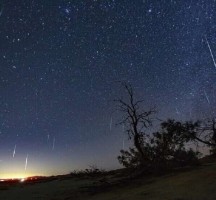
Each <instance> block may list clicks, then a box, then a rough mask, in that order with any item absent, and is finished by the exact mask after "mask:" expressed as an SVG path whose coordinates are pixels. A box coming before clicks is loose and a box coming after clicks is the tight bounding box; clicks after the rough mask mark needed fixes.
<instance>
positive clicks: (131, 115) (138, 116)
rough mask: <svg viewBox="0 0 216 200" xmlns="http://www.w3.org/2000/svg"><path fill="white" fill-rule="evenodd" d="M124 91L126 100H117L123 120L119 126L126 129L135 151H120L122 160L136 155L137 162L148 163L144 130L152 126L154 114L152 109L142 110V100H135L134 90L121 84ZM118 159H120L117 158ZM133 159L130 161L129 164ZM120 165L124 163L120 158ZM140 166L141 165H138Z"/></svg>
mask: <svg viewBox="0 0 216 200" xmlns="http://www.w3.org/2000/svg"><path fill="white" fill-rule="evenodd" d="M123 87H124V88H125V90H126V94H127V97H128V99H127V100H126V101H125V100H123V99H121V98H120V99H117V100H115V102H117V106H118V110H119V111H121V112H122V114H123V118H122V120H121V121H120V123H119V124H121V125H124V126H125V127H126V132H127V134H128V136H129V139H131V140H132V141H133V144H134V146H135V149H131V152H125V151H122V156H123V158H126V157H128V155H129V154H131V155H132V154H137V155H138V157H140V158H141V159H138V160H139V162H145V161H147V162H148V161H149V157H148V155H147V153H146V151H145V148H144V146H145V145H144V144H145V142H146V141H145V140H146V137H147V133H146V130H147V128H149V127H150V126H151V125H152V115H153V114H154V113H155V110H154V109H149V110H147V111H146V110H143V108H142V106H141V104H142V103H143V100H136V99H135V96H134V90H133V88H132V87H131V85H128V84H123ZM130 157H134V156H130ZM119 158H120V157H119ZM132 161H133V159H132V160H131V162H132ZM120 162H121V163H126V161H125V160H124V159H121V158H120ZM140 164H141V163H140Z"/></svg>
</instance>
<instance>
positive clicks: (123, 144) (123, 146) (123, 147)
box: [122, 139, 125, 150]
mask: <svg viewBox="0 0 216 200" xmlns="http://www.w3.org/2000/svg"><path fill="white" fill-rule="evenodd" d="M122 149H123V150H124V149H125V141H124V139H123V142H122Z"/></svg>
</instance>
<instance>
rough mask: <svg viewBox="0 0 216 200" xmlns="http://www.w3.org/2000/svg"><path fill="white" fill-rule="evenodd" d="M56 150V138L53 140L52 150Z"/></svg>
mask: <svg viewBox="0 0 216 200" xmlns="http://www.w3.org/2000/svg"><path fill="white" fill-rule="evenodd" d="M54 149H55V138H53V146H52V150H54Z"/></svg>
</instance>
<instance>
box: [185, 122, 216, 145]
mask: <svg viewBox="0 0 216 200" xmlns="http://www.w3.org/2000/svg"><path fill="white" fill-rule="evenodd" d="M185 127H187V129H188V130H189V132H188V136H189V137H190V138H191V140H194V141H198V142H201V143H203V144H205V145H208V146H209V147H211V148H216V119H215V118H212V119H207V120H203V121H197V122H185Z"/></svg>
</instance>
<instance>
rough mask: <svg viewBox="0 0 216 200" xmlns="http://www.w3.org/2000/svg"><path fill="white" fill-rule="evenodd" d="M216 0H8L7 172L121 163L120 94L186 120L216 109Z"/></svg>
mask: <svg viewBox="0 0 216 200" xmlns="http://www.w3.org/2000/svg"><path fill="white" fill-rule="evenodd" d="M215 34H216V2H215V1H214V0H161V1H153V0H134V1H129V0H46V1H44V0H1V1H0V178H4V177H23V176H30V175H52V174H64V173H68V172H71V171H73V170H75V169H78V170H79V169H84V168H88V166H89V165H97V166H98V167H102V168H105V169H113V168H116V167H119V164H118V161H117V159H116V157H117V155H118V154H119V150H120V149H122V148H127V147H128V146H129V145H130V142H129V141H127V136H126V135H124V133H123V129H122V127H119V126H117V127H116V126H115V123H116V122H117V121H118V119H119V117H120V116H121V114H120V113H118V112H116V111H115V105H114V102H113V99H115V98H117V97H119V96H122V97H124V95H125V91H124V90H123V89H122V88H121V86H120V85H119V83H118V82H119V81H123V82H128V83H130V84H132V86H133V87H134V89H135V92H136V95H137V98H142V99H144V100H145V102H144V108H146V109H148V108H149V107H151V106H156V107H157V110H158V114H157V117H159V118H161V119H167V118H170V117H172V118H175V119H178V120H188V119H197V118H203V117H210V116H213V115H214V112H215V111H216V110H215V109H216V107H215V105H216V85H215V81H216V64H215V59H214V56H215V58H216V35H215Z"/></svg>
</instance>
